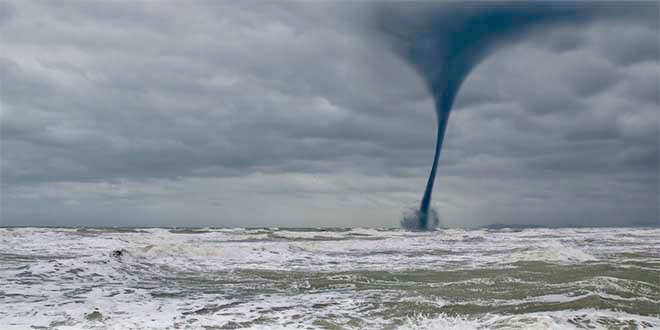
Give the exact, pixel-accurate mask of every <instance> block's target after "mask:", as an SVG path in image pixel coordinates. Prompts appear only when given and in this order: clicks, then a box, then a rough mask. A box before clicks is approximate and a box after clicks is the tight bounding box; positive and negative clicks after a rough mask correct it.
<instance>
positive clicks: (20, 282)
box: [0, 228, 660, 329]
mask: <svg viewBox="0 0 660 330" xmlns="http://www.w3.org/2000/svg"><path fill="white" fill-rule="evenodd" d="M122 249H123V251H124V252H123V253H122V255H121V256H113V255H112V251H114V250H122ZM0 283H1V285H0V307H1V308H0V329H242V328H250V329H253V328H256V329H280V328H287V329H289V328H290V329H530V328H533V329H643V328H654V327H655V328H658V327H660V305H659V301H660V229H657V228H656V229H643V228H639V229H638V228H634V229H626V228H601V229H525V230H507V229H503V230H486V229H483V230H439V231H435V232H418V233H413V232H406V231H401V230H390V229H381V230H379V229H329V230H328V229H319V230H292V229H162V228H154V229H73V228H67V229H56V228H0Z"/></svg>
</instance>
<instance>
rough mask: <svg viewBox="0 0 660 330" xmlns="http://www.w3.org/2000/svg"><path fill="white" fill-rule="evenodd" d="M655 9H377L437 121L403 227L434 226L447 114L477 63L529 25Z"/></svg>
mask: <svg viewBox="0 0 660 330" xmlns="http://www.w3.org/2000/svg"><path fill="white" fill-rule="evenodd" d="M656 11H657V7H656V6H655V4H653V3H619V4H614V3H559V4H553V3H538V2H537V3H521V2H515V3H493V2H487V3H486V2H484V3H473V2H468V3H465V2H461V3H444V4H443V3H406V4H396V5H394V4H386V5H383V6H381V7H379V8H378V10H377V11H376V12H377V14H376V25H377V27H378V29H379V30H380V31H381V32H383V35H384V36H385V39H386V41H387V43H388V44H389V46H391V48H392V49H393V50H394V51H395V52H396V53H397V54H398V55H399V56H401V58H403V59H404V60H405V61H406V62H408V63H409V64H410V65H411V66H412V67H413V68H414V69H415V70H416V71H417V72H418V73H419V74H420V75H421V77H422V78H423V79H424V81H425V83H426V85H427V87H428V89H429V91H430V93H431V94H432V96H433V100H434V103H435V109H436V113H437V120H438V123H437V125H438V126H437V127H438V131H437V139H436V147H435V155H434V157H433V165H432V166H431V172H430V175H429V178H428V181H427V184H426V189H425V191H424V196H423V198H422V201H421V205H420V207H419V209H418V210H414V211H412V212H410V214H407V215H405V216H404V219H403V221H402V225H403V226H404V227H406V228H409V229H415V230H426V229H431V228H433V227H435V226H436V225H437V224H438V216H437V212H435V211H433V210H430V209H429V207H430V204H431V194H432V192H433V183H434V181H435V176H436V171H437V165H438V159H439V156H440V151H441V150H442V143H443V139H444V135H445V131H446V129H447V124H448V122H449V115H450V113H451V109H452V105H453V103H454V99H455V97H456V95H457V93H458V91H459V89H460V87H461V84H462V82H463V81H464V80H465V78H466V76H467V75H468V74H469V73H470V72H471V71H472V70H473V69H474V68H475V66H476V65H477V64H479V62H480V61H482V60H483V59H484V58H486V57H487V56H488V55H489V54H491V53H492V52H493V51H494V50H496V49H497V48H498V46H500V45H502V44H505V43H506V42H510V41H513V40H515V39H517V38H520V37H522V36H524V35H526V34H529V32H530V30H531V29H536V28H541V27H544V26H547V25H550V24H552V25H556V24H569V23H570V24H580V23H583V22H588V21H590V20H592V19H594V18H596V17H599V18H600V17H603V18H604V17H610V18H624V17H637V18H640V19H642V20H646V21H651V22H652V21H653V19H654V18H656V17H657V15H656V14H655V12H656ZM493 87H494V86H493Z"/></svg>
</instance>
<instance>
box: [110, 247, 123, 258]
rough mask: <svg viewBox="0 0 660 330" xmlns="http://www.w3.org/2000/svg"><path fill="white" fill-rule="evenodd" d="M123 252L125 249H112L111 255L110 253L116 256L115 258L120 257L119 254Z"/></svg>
mask: <svg viewBox="0 0 660 330" xmlns="http://www.w3.org/2000/svg"><path fill="white" fill-rule="evenodd" d="M124 252H126V250H125V249H121V250H114V251H112V253H111V255H112V256H113V257H116V258H121V256H123V255H124Z"/></svg>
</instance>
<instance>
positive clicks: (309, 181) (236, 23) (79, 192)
mask: <svg viewBox="0 0 660 330" xmlns="http://www.w3.org/2000/svg"><path fill="white" fill-rule="evenodd" d="M3 6H4V7H3ZM14 7H15V8H14ZM366 7H368V6H353V5H341V4H322V5H319V4H300V3H293V2H291V3H288V2H286V3H260V4H259V6H256V4H255V3H254V2H241V3H229V2H219V3H218V2H194V3H192V4H190V5H189V6H186V7H185V8H184V7H181V6H179V5H177V4H166V3H130V4H129V3H123V2H111V3H94V2H92V3H90V2H73V1H70V2H67V3H66V4H65V5H62V6H60V5H57V4H56V3H48V2H10V3H9V4H8V5H7V3H5V4H4V5H0V12H3V10H6V8H14V9H10V11H11V13H12V14H9V15H5V14H2V15H5V16H2V15H0V21H1V22H2V24H0V44H1V45H2V49H3V52H2V54H1V55H0V57H2V58H1V59H0V79H1V80H2V84H1V88H0V104H1V107H2V111H1V113H0V137H1V138H2V145H1V147H2V148H1V156H2V157H0V159H1V161H0V164H1V168H2V171H1V172H2V173H1V176H2V182H3V184H2V188H1V189H2V191H0V193H1V197H0V203H1V204H2V205H1V207H0V209H1V210H2V211H1V212H2V214H0V215H1V218H2V222H1V224H49V223H51V224H54V223H57V224H67V223H69V224H99V223H103V224H134V223H136V221H137V222H139V221H143V223H144V224H145V225H159V224H161V225H177V224H178V225H185V224H189V225H241V224H244V223H250V224H252V225H255V226H257V225H280V226H283V225H298V226H299V225H305V224H308V223H309V224H311V223H314V224H315V225H322V224H323V223H332V222H329V221H330V220H331V219H332V218H333V217H334V218H339V217H345V218H342V220H337V221H338V224H344V225H351V224H354V225H374V226H376V225H396V224H397V223H398V221H399V219H398V216H399V215H400V212H401V209H402V208H405V207H408V206H411V205H412V204H416V203H418V201H417V198H419V196H418V194H419V193H421V187H422V184H423V181H424V179H425V176H426V175H427V174H428V173H427V171H428V166H429V165H430V162H431V160H432V159H431V152H432V150H433V143H434V138H435V132H434V129H435V127H434V117H433V116H434V114H433V109H432V101H431V98H430V96H429V95H428V94H427V92H426V90H425V88H424V84H423V82H422V81H421V79H420V78H419V77H418V76H417V75H416V73H415V72H414V70H413V69H412V68H410V67H408V66H407V65H406V64H404V63H403V62H402V61H401V60H399V59H398V58H397V57H396V56H395V55H394V54H391V53H389V52H388V51H387V50H386V49H385V48H383V47H382V45H380V44H379V43H378V42H376V41H374V40H372V39H370V38H371V37H370V35H369V34H368V33H367V32H365V31H364V30H368V27H364V26H363V25H362V21H361V20H360V17H361V15H362V14H363V13H362V11H363V10H366V9H365V8H366ZM7 17H8V18H7ZM33 18H38V19H36V20H35V19H33ZM654 32H656V31H654V30H653V27H652V25H651V27H649V25H648V24H646V23H643V24H642V23H639V22H633V23H631V24H610V23H599V22H597V21H596V22H593V23H589V24H585V25H579V26H562V27H560V28H556V29H552V30H548V31H535V32H534V33H535V34H532V35H530V36H529V37H528V38H522V39H521V40H520V42H519V43H517V44H511V45H509V47H504V48H503V49H501V50H500V51H498V52H497V53H495V54H494V55H493V56H492V57H491V58H489V59H487V60H486V61H485V62H484V63H482V64H481V65H480V66H478V67H477V69H476V70H475V72H474V73H473V74H472V75H471V76H470V77H469V78H468V79H467V80H466V82H465V85H464V88H463V89H462V90H461V93H460V94H459V95H458V98H457V100H456V111H455V113H453V114H452V120H451V122H450V124H449V127H448V132H447V137H446V141H445V142H446V149H445V150H444V151H443V152H444V154H443V156H442V158H441V164H440V167H439V175H440V177H439V178H438V179H439V181H438V184H437V188H436V192H435V194H436V196H438V201H437V203H436V207H438V208H439V209H440V212H441V214H442V215H443V218H445V219H447V223H448V224H451V225H456V226H460V225H478V224H484V223H489V222H517V223H522V222H537V223H542V222H543V221H553V222H552V223H556V224H566V223H571V222H573V223H576V222H579V220H580V216H581V215H583V216H585V215H586V216H589V217H590V218H589V220H584V221H592V222H589V223H592V224H594V225H599V224H601V225H604V224H624V223H627V222H633V221H646V220H648V219H651V220H653V219H657V207H656V206H657V205H656V204H657V194H658V193H657V180H655V181H653V180H649V178H657V168H658V164H657V163H658V145H657V136H658V125H660V123H658V117H657V113H658V106H659V103H658V97H657V95H658V93H657V91H658V79H659V77H660V70H658V67H659V65H660V63H659V61H658V53H657V52H655V51H654V50H653V47H651V46H648V41H649V40H650V39H649V35H651V34H653V33H654ZM616 40H621V42H620V43H617V42H614V41H616ZM656 45H657V43H656ZM624 46H625V47H624ZM653 182H655V183H653ZM111 185H115V186H114V188H113V187H112V186H111ZM124 190H125V191H124ZM590 191H591V192H590ZM596 192H597V193H596ZM535 196H536V197H535ZM340 197H341V198H340ZM535 198H536V199H539V200H546V201H547V202H546V203H544V202H541V201H535ZM528 199H529V200H530V201H528ZM247 200H258V201H259V204H261V205H262V206H263V207H262V209H259V210H249V211H246V212H247V213H241V212H242V211H244V210H245V209H246V205H247V202H246V201H247ZM631 200H632V201H631ZM310 201H311V202H310ZM307 203H309V204H307ZM310 205H313V206H310ZM593 207H599V208H600V209H597V210H592V208H593ZM118 209H119V210H121V212H119V211H117V210H118ZM209 210H212V211H209ZM279 212H281V213H282V214H283V215H282V217H281V218H278V219H273V218H272V214H277V213H279ZM207 213H211V214H222V215H223V218H222V219H219V218H217V217H216V218H213V217H211V216H210V215H208V214H207ZM326 213H327V214H326ZM351 214H359V215H360V216H359V217H356V218H355V219H358V218H359V219H361V220H360V221H364V222H360V223H353V222H352V221H353V218H351ZM591 216H593V217H597V218H598V219H596V218H591ZM49 217H52V218H53V219H57V221H56V220H52V222H49V221H51V220H49ZM383 217H386V218H383ZM246 218H250V220H245V219H246ZM311 218H313V219H311ZM136 219H142V220H136ZM544 219H555V220H544ZM585 219H586V218H585ZM306 221H308V222H306ZM315 221H316V222H315ZM141 223H142V222H141Z"/></svg>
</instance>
